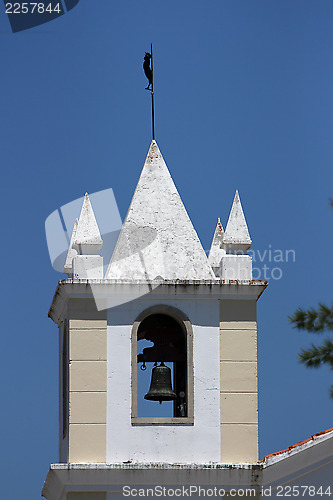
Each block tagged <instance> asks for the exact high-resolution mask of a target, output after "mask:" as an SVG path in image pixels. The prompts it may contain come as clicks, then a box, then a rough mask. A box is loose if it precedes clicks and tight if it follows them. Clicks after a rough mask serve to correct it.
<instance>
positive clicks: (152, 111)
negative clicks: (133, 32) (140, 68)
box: [150, 43, 155, 141]
mask: <svg viewBox="0 0 333 500" xmlns="http://www.w3.org/2000/svg"><path fill="white" fill-rule="evenodd" d="M150 54H151V73H152V83H151V123H152V125H151V126H152V135H153V141H154V140H155V113H154V69H153V44H152V43H151V44H150Z"/></svg>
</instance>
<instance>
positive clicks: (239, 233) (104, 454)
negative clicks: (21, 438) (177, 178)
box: [43, 140, 267, 500]
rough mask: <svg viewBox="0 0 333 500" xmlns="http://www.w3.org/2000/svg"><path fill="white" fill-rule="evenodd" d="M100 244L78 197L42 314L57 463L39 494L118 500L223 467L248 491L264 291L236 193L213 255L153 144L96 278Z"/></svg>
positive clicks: (90, 216)
mask: <svg viewBox="0 0 333 500" xmlns="http://www.w3.org/2000/svg"><path fill="white" fill-rule="evenodd" d="M105 217H107V214H105ZM102 243H103V242H102V238H101V235H100V233H99V230H98V221H96V219H95V216H94V212H93V207H92V206H91V204H90V201H89V197H88V195H86V196H85V200H84V204H83V207H82V211H81V215H80V217H79V219H78V221H76V222H75V224H74V229H73V235H72V239H71V243H70V247H69V251H68V256H67V259H66V264H65V272H66V273H67V274H68V276H69V277H68V279H66V280H61V281H60V282H59V284H58V287H57V290H56V293H55V295H54V298H53V301H52V305H51V308H50V311H49V316H50V317H51V319H52V320H53V321H54V322H55V323H56V324H57V325H58V327H59V346H60V411H59V415H60V433H59V440H60V460H59V462H60V463H59V464H53V465H52V466H51V469H50V471H49V474H48V477H47V479H46V482H45V485H44V489H43V495H44V496H45V497H46V498H47V499H49V500H50V499H53V498H54V499H55V498H57V499H58V500H59V499H61V500H62V499H66V498H67V499H69V500H71V499H74V498H75V499H79V498H82V500H83V499H86V498H89V499H91V500H92V499H93V498H94V499H95V498H96V499H109V498H111V497H112V498H115V496H112V495H114V494H115V493H114V492H115V491H118V493H119V491H120V487H121V484H129V482H130V481H137V480H138V481H140V480H141V479H138V478H139V477H140V478H141V477H142V471H143V470H144V471H149V472H152V473H156V474H157V473H158V471H161V470H163V471H166V472H165V474H167V471H168V470H173V471H175V470H176V469H177V470H178V471H179V470H181V471H183V472H184V471H186V474H189V471H190V475H187V476H186V477H187V479H186V480H187V481H192V480H194V479H193V478H192V476H191V474H194V473H197V472H198V470H201V471H203V470H210V471H211V470H215V471H216V470H218V471H220V472H219V474H220V476H219V478H220V480H221V478H224V479H223V480H226V479H225V478H227V477H229V476H228V474H229V475H230V465H233V466H235V467H236V468H237V467H238V468H239V470H242V471H243V472H241V476H240V477H241V479H240V481H245V482H251V481H253V480H254V479H253V477H252V476H251V473H252V472H251V471H252V469H253V470H254V469H255V468H256V467H257V462H258V404H257V349H256V338H257V337H256V303H257V299H258V298H259V297H260V295H261V293H262V292H263V291H264V289H265V287H266V286H267V283H266V282H263V281H254V280H252V262H251V257H250V256H249V255H247V254H246V251H247V249H248V248H250V246H251V239H250V236H249V232H248V229H247V225H246V221H245V217H244V213H243V209H242V206H241V202H240V198H239V194H238V192H236V195H235V198H234V202H233V205H232V208H231V212H230V216H229V220H228V223H227V226H226V230H225V232H224V231H223V227H222V225H221V222H220V220H218V222H217V226H216V230H215V234H214V237H213V242H212V246H211V250H210V253H209V256H208V257H207V256H206V254H205V252H204V250H203V248H202V245H201V243H200V240H199V238H198V235H197V233H196V231H195V229H194V227H193V225H192V222H191V220H190V218H189V216H188V214H187V212H186V209H185V207H184V205H183V203H182V201H181V198H180V196H179V193H178V191H177V189H176V187H175V185H174V183H173V180H172V178H171V175H170V173H169V171H168V168H167V166H166V164H165V162H164V159H163V157H162V155H161V153H160V150H159V148H158V146H157V143H156V142H155V141H154V140H153V141H152V143H151V145H150V148H149V151H148V155H147V158H146V161H145V163H144V166H143V170H142V172H141V176H140V179H139V182H138V184H137V187H136V190H135V193H134V196H133V199H132V202H131V204H130V207H129V210H128V213H127V216H126V219H125V221H124V224H123V227H122V230H121V232H120V235H119V238H118V241H117V244H116V247H115V250H114V252H113V255H112V258H111V261H110V263H109V266H108V269H107V271H106V273H105V275H104V276H103V261H102V257H100V256H99V255H98V251H99V249H100V248H101V246H102ZM115 471H116V472H117V471H118V472H119V471H120V472H119V473H118V472H117V473H118V475H117V474H116V473H115ZM191 471H192V472H191ZM221 471H224V472H223V473H222V472H221ZM139 472H140V474H141V476H140V475H138V474H139ZM119 474H120V475H119ZM221 474H222V475H221ZM242 474H243V476H242ZM156 477H157V476H156ZM163 477H164V476H163ZM133 478H135V479H133ZM184 478H185V476H184ZM251 478H252V479H251ZM163 480H166V476H165V477H164V479H163ZM177 480H181V479H179V478H178V479H177ZM184 480H185V479H184ZM145 481H148V482H149V481H150V483H149V484H151V481H152V480H151V479H147V478H146V479H145ZM209 481H212V479H211V478H210V479H209ZM117 488H118V489H117ZM79 492H81V493H82V495H85V496H82V495H81V497H80V496H75V495H79ZM90 494H91V495H95V496H89V495H90ZM56 495H58V496H56ZM87 495H88V496H87ZM96 495H97V496H96ZM98 495H99V496H98ZM103 495H104V496H103ZM120 497H121V496H119V498H120Z"/></svg>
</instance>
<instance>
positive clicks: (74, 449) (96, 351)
mask: <svg viewBox="0 0 333 500" xmlns="http://www.w3.org/2000/svg"><path fill="white" fill-rule="evenodd" d="M68 319H69V322H68V323H69V432H68V435H69V446H68V448H69V449H68V462H69V463H89V462H102V463H103V462H104V463H105V461H106V379H107V375H106V352H107V350H106V345H107V341H106V332H107V328H106V326H107V322H106V311H97V309H96V306H95V301H94V300H93V299H71V300H70V301H69V306H68Z"/></svg>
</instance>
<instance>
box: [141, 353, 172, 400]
mask: <svg viewBox="0 0 333 500" xmlns="http://www.w3.org/2000/svg"><path fill="white" fill-rule="evenodd" d="M176 398H177V395H176V393H175V392H173V390H172V384H171V370H170V368H169V367H168V366H165V364H164V363H163V361H162V362H161V364H160V366H155V367H154V368H153V370H152V373H151V383H150V389H149V391H148V392H147V394H146V395H145V399H148V401H159V402H160V403H162V401H172V400H173V399H176Z"/></svg>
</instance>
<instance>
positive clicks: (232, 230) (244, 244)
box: [223, 191, 252, 253]
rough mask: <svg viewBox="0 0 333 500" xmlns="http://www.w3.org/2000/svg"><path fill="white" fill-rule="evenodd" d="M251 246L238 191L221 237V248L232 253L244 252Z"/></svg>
mask: <svg viewBox="0 0 333 500" xmlns="http://www.w3.org/2000/svg"><path fill="white" fill-rule="evenodd" d="M251 244H252V241H251V238H250V234H249V230H248V228H247V225H246V220H245V217H244V213H243V209H242V204H241V201H240V197H239V194H238V191H236V193H235V197H234V201H233V204H232V207H231V211H230V215H229V219H228V223H227V227H226V230H225V233H224V237H223V247H224V248H225V249H226V250H227V253H229V251H230V250H231V253H233V251H237V250H243V251H246V250H247V249H248V248H250V246H251Z"/></svg>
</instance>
